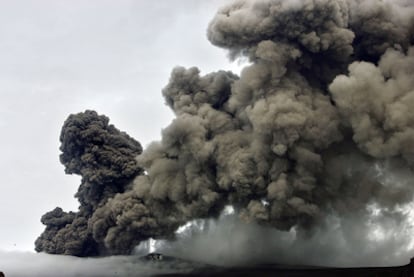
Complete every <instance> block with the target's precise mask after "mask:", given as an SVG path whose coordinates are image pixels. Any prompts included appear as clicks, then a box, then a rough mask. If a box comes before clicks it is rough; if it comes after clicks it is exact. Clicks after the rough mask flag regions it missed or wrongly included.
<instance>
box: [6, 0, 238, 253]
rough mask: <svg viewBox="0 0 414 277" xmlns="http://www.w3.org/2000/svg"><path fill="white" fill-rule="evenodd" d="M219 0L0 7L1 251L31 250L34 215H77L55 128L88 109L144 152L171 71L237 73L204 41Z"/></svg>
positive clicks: (160, 118) (159, 124)
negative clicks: (57, 209)
mask: <svg viewBox="0 0 414 277" xmlns="http://www.w3.org/2000/svg"><path fill="white" fill-rule="evenodd" d="M225 2H228V1H226V0H157V1H145V0H88V1H80V0H74V1H68V0H39V1H35V0H33V1H29V0H16V1H8V0H0V128H1V135H0V168H1V172H0V173H1V176H2V178H1V182H0V193H1V196H2V200H1V206H0V218H1V225H0V250H8V251H9V250H11V251H13V250H25V251H26V250H31V251H33V248H34V240H35V239H36V238H37V236H38V235H39V234H40V233H41V232H42V231H43V229H44V226H43V225H42V224H41V223H40V217H41V215H42V214H44V213H45V212H47V211H50V210H52V209H53V208H55V207H56V206H60V207H62V208H63V209H64V210H77V207H78V203H77V200H76V199H75V198H74V197H73V194H74V193H75V192H76V190H77V188H78V186H79V184H80V178H79V177H77V176H69V175H65V173H64V167H63V166H62V165H61V164H60V162H59V153H60V152H59V150H58V148H59V145H60V143H59V133H60V128H61V126H62V124H63V122H64V120H65V119H66V117H67V116H68V115H69V114H71V113H77V112H81V111H84V110H85V109H94V110H96V111H97V112H98V113H99V114H105V115H107V116H108V117H109V118H110V119H111V123H112V124H114V125H115V126H116V127H117V128H119V129H121V130H122V131H126V132H127V133H128V134H130V135H131V136H133V137H134V138H136V139H137V140H138V141H140V142H141V143H142V144H143V146H145V145H146V144H148V143H149V142H150V141H152V140H156V139H159V137H160V131H161V129H162V128H163V127H166V126H167V125H168V123H169V122H170V121H171V119H172V113H171V111H170V110H169V108H168V107H167V106H165V105H164V99H163V97H162V95H161V89H162V88H163V87H164V86H165V85H166V84H167V82H168V78H169V74H170V72H171V70H172V68H173V67H174V66H176V65H183V66H186V67H189V66H197V67H199V68H200V69H201V71H202V74H205V73H208V72H211V71H215V70H218V69H232V70H233V71H235V72H238V70H239V68H238V65H237V64H234V63H233V64H231V63H230V62H229V61H228V59H227V57H226V52H225V51H224V50H222V49H219V48H216V47H214V46H212V45H211V44H210V43H209V42H208V40H207V38H206V29H207V25H208V22H209V21H210V20H211V19H212V17H213V15H214V14H215V12H216V10H217V8H218V7H220V6H221V5H223V3H225Z"/></svg>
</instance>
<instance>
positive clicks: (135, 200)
mask: <svg viewBox="0 0 414 277" xmlns="http://www.w3.org/2000/svg"><path fill="white" fill-rule="evenodd" d="M399 3H400V2H391V1H374V0H372V1H369V0H342V1H338V0H336V1H330V0H303V1H299V0H292V1H282V0H260V1H247V0H244V1H235V2H234V3H233V4H231V5H228V6H226V7H224V8H222V9H220V10H219V12H218V13H217V15H216V16H215V18H214V19H213V20H212V22H211V23H210V26H209V28H208V33H207V34H208V38H209V40H210V41H211V42H212V43H213V44H214V45H217V46H219V47H223V48H226V49H228V50H229V52H230V56H231V57H232V58H238V57H247V58H248V60H249V61H250V63H251V65H249V66H247V67H246V68H245V69H244V70H243V71H242V73H241V75H240V76H236V75H235V74H233V73H231V72H224V71H219V72H215V73H210V74H208V75H205V76H200V73H199V70H198V69H197V68H189V69H185V68H182V67H177V68H175V69H174V70H173V72H172V74H171V78H170V81H169V83H168V85H167V86H166V87H165V88H164V89H163V95H164V97H165V99H166V103H167V105H168V106H169V107H170V108H171V109H172V110H173V111H174V113H175V116H176V118H175V119H174V120H173V122H172V123H171V124H170V125H169V126H168V127H167V128H165V129H164V130H163V131H162V139H161V141H159V142H154V143H152V144H150V145H149V146H148V147H147V149H146V150H145V151H144V152H142V153H141V147H140V146H139V143H137V142H136V141H135V140H133V139H131V138H130V137H128V136H127V135H126V134H125V133H120V132H119V131H118V130H116V129H115V128H114V127H113V126H111V125H108V119H107V118H106V117H103V116H98V115H97V114H96V113H94V112H90V111H87V112H85V113H81V114H78V115H71V116H70V117H69V119H68V120H67V121H66V122H65V125H64V126H63V129H62V136H61V141H62V147H61V150H62V152H63V154H62V156H61V161H62V163H63V164H64V165H65V166H66V172H67V173H75V174H80V175H81V176H82V184H81V186H80V189H79V191H78V193H77V195H76V196H77V198H78V199H79V201H80V203H81V206H80V211H79V212H77V213H64V212H62V211H61V210H60V209H55V210H54V211H52V212H50V213H47V214H46V215H45V216H44V217H43V218H42V222H43V223H44V224H45V225H46V226H47V228H46V231H45V232H44V233H43V234H42V236H41V237H40V238H39V239H38V240H37V242H36V249H37V250H38V251H46V252H49V253H65V254H72V255H90V254H106V253H129V252H130V251H131V250H132V248H133V247H134V246H136V245H138V244H139V243H140V242H141V241H143V240H146V239H148V238H155V239H158V238H167V239H169V238H173V237H174V232H175V231H176V230H177V228H178V227H179V226H181V225H183V224H185V223H186V222H188V221H190V220H193V219H202V218H217V217H218V216H219V215H220V213H221V211H222V210H223V208H224V207H225V206H227V205H231V206H233V207H234V209H235V212H236V214H237V215H238V216H239V217H240V218H241V219H242V220H244V221H245V222H253V223H254V224H256V223H257V224H259V225H262V226H267V227H271V228H275V229H277V230H280V231H289V230H292V229H294V230H295V232H296V233H297V236H298V237H301V238H306V237H311V236H312V235H313V234H315V233H318V232H319V231H317V230H320V229H321V228H322V229H323V228H324V226H327V225H329V224H330V222H331V221H330V220H331V219H332V218H337V220H338V223H337V224H339V226H341V224H342V223H343V224H345V223H346V224H349V222H350V219H351V218H352V219H356V221H355V222H361V219H364V220H366V219H367V218H370V215H372V213H373V211H374V212H375V213H376V218H377V221H378V222H380V221H381V222H386V221H387V220H388V219H389V218H392V219H393V222H394V221H403V220H404V219H405V214H404V212H403V210H402V207H403V206H404V205H405V204H407V203H410V201H412V199H413V190H414V186H413V184H411V181H407V180H409V179H407V178H404V176H406V177H408V176H410V177H412V169H413V166H414V115H413V114H412V113H411V111H412V110H413V109H414V78H412V77H413V73H414V47H413V43H414V8H413V7H411V6H410V5H407V4H403V2H401V3H400V4H399ZM135 158H136V159H135ZM141 168H143V169H144V170H145V173H143V170H142V169H141ZM401 172H402V173H401ZM388 173H390V174H391V173H392V174H394V173H395V174H394V175H396V176H397V175H398V176H399V178H396V179H394V180H390V178H387V176H388ZM373 207H375V209H374V208H373ZM341 220H343V221H341ZM341 222H342V223H341ZM345 227H346V226H345ZM345 227H344V229H343V230H346V229H347V228H345ZM338 229H341V227H338ZM302 241H303V240H302Z"/></svg>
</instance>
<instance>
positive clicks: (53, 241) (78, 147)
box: [35, 111, 142, 256]
mask: <svg viewBox="0 0 414 277" xmlns="http://www.w3.org/2000/svg"><path fill="white" fill-rule="evenodd" d="M60 141H61V147H60V150H61V151H62V154H61V155H60V160H61V162H62V163H63V164H64V165H65V171H66V173H68V174H72V173H75V174H78V175H80V176H82V183H81V185H80V187H79V189H78V192H77V193H76V195H75V196H76V197H77V198H78V200H79V202H80V207H79V211H78V212H77V213H73V212H69V213H67V212H63V211H62V209H61V208H55V209H54V210H53V211H51V212H48V213H46V214H45V215H43V216H42V219H41V221H42V223H43V224H44V225H46V230H45V231H44V232H43V233H42V235H41V236H40V237H39V238H38V239H37V240H36V242H35V245H36V251H45V252H47V253H53V254H69V255H76V256H90V255H98V254H102V251H105V250H104V249H105V247H103V246H100V245H99V244H98V243H97V242H96V240H95V239H94V238H93V236H92V232H91V228H90V227H89V226H88V225H89V221H90V218H91V217H92V215H93V214H94V212H95V210H96V209H97V208H98V207H100V206H102V205H104V204H105V202H106V201H107V200H108V198H110V197H114V196H115V194H117V193H123V192H125V191H126V190H127V185H128V184H129V183H130V182H131V181H132V179H133V178H134V177H136V176H137V175H139V174H141V173H142V169H141V168H140V167H139V166H138V164H137V162H136V160H135V157H136V156H137V155H139V154H140V153H141V152H142V148H141V145H140V144H139V143H138V142H137V141H135V140H134V139H133V138H131V137H129V136H128V135H127V134H126V133H124V132H120V131H119V130H118V129H116V128H115V127H114V126H113V125H110V124H109V119H108V118H107V117H106V116H102V115H98V114H97V113H96V112H94V111H85V112H84V113H79V114H73V115H70V116H69V117H68V119H67V120H66V121H65V123H64V125H63V127H62V132H61V135H60Z"/></svg>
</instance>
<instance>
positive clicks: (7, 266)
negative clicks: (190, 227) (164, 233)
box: [0, 251, 193, 277]
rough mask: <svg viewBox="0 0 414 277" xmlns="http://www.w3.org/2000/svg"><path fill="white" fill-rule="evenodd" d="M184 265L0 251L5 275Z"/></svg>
mask: <svg viewBox="0 0 414 277" xmlns="http://www.w3.org/2000/svg"><path fill="white" fill-rule="evenodd" d="M192 269H193V268H192V267H189V266H188V265H185V264H184V265H177V264H172V263H168V262H167V263H157V262H151V261H150V262H146V261H143V260H140V257H139V256H111V257H101V258H78V257H73V256H61V255H50V254H45V253H32V252H7V251H0V271H2V272H4V274H5V276H7V277H23V276H32V277H37V276H38V277H47V276H53V277H55V276H62V277H69V276H79V277H81V276H88V277H90V276H140V277H141V276H151V275H154V274H166V273H177V272H180V273H185V272H188V271H190V270H192Z"/></svg>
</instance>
